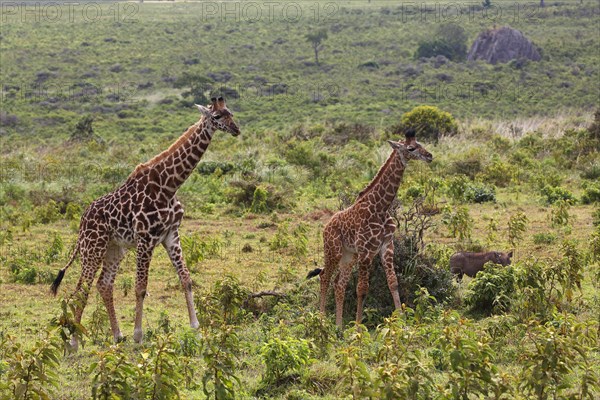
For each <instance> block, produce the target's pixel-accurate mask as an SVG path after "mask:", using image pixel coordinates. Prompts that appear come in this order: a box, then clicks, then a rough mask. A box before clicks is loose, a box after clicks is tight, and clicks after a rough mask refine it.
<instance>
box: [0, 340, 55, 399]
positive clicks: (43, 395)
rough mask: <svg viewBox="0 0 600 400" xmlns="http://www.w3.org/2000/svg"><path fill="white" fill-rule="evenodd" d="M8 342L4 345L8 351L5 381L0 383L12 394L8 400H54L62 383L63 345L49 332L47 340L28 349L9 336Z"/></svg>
mask: <svg viewBox="0 0 600 400" xmlns="http://www.w3.org/2000/svg"><path fill="white" fill-rule="evenodd" d="M7 342H8V343H4V344H5V345H7V350H6V351H5V352H4V354H3V358H4V357H6V358H4V362H5V363H6V364H7V371H6V373H5V374H4V375H5V378H6V379H5V381H4V382H5V383H1V384H0V389H3V388H2V386H5V388H6V390H7V391H8V392H9V393H10V396H8V398H10V399H14V400H39V399H51V398H53V397H54V396H55V393H56V392H55V389H57V388H58V382H59V379H58V374H57V369H58V365H59V358H60V350H61V345H60V343H59V342H58V341H57V340H56V339H55V338H54V337H53V336H52V333H51V332H48V331H47V332H46V336H45V338H42V339H39V340H37V341H36V342H35V344H34V345H33V346H32V347H31V348H28V349H27V348H23V345H22V344H20V343H16V342H15V341H14V338H12V337H8V341H7ZM3 380H4V379H3ZM0 393H2V392H0Z"/></svg>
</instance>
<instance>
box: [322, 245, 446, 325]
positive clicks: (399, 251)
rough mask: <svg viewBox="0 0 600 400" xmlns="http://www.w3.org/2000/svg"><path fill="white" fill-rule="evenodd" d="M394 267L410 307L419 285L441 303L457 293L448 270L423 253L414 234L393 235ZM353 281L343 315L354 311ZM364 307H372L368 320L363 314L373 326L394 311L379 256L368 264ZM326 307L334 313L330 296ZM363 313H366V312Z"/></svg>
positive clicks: (403, 298) (401, 298) (347, 292)
mask: <svg viewBox="0 0 600 400" xmlns="http://www.w3.org/2000/svg"><path fill="white" fill-rule="evenodd" d="M394 270H395V272H396V277H397V278H398V290H399V292H400V300H401V301H402V302H403V303H406V304H408V305H409V306H410V305H412V304H413V303H414V301H415V299H416V297H417V294H418V293H419V290H420V288H424V289H426V290H427V291H428V293H429V294H430V295H431V296H433V298H435V300H436V301H437V302H438V303H440V304H443V303H447V302H448V301H451V300H452V299H453V298H454V296H455V294H456V286H455V285H454V278H453V277H452V274H451V273H450V270H449V269H448V268H447V267H446V266H442V265H439V264H438V263H437V260H436V258H435V257H432V256H428V255H425V254H423V253H422V252H421V251H420V246H419V242H418V241H417V240H416V239H415V238H414V237H403V238H394ZM356 284H357V282H356V279H351V280H350V282H349V283H348V288H347V289H346V300H345V301H344V315H345V316H352V317H354V315H355V313H356ZM365 307H368V308H369V309H371V310H372V318H371V320H369V318H368V315H365V321H364V323H365V324H366V325H369V326H376V325H377V323H379V322H381V321H382V320H383V318H386V317H388V316H389V315H391V314H392V312H393V311H394V302H393V300H392V295H391V294H390V289H389V287H388V283H387V278H386V275H385V271H384V269H383V266H382V265H381V258H380V257H379V256H377V257H376V258H375V260H374V261H373V266H372V267H371V271H370V279H369V293H368V294H367V297H366V299H365ZM327 309H328V312H332V313H333V312H335V302H334V300H333V296H329V297H328V301H327ZM365 314H368V313H367V312H366V311H365Z"/></svg>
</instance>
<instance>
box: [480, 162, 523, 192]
mask: <svg viewBox="0 0 600 400" xmlns="http://www.w3.org/2000/svg"><path fill="white" fill-rule="evenodd" d="M515 172H516V169H515V167H514V166H512V165H511V164H508V163H506V162H504V161H502V160H500V158H498V157H497V156H495V157H494V158H493V159H492V161H491V162H490V163H489V164H488V165H486V166H485V168H484V169H483V172H482V173H481V174H480V176H481V179H482V180H484V181H486V182H489V183H492V184H494V185H496V186H499V187H506V186H508V185H509V184H510V182H511V181H512V180H513V177H514V176H515Z"/></svg>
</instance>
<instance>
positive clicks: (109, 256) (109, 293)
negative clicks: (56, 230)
mask: <svg viewBox="0 0 600 400" xmlns="http://www.w3.org/2000/svg"><path fill="white" fill-rule="evenodd" d="M125 253H126V250H125V249H124V248H122V247H120V246H118V245H117V244H115V243H111V244H109V246H108V249H107V251H106V255H105V257H104V264H103V267H102V271H101V272H100V277H99V278H98V283H97V284H96V286H97V287H98V291H99V292H100V296H102V300H103V301H104V306H105V307H106V312H107V313H108V319H109V321H110V328H111V331H112V334H113V339H114V341H115V343H118V342H119V341H121V340H122V339H123V335H122V334H121V330H120V329H119V322H118V320H117V316H116V313H115V305H114V297H113V288H114V283H115V278H116V276H117V272H118V270H119V264H120V262H121V260H122V259H123V256H125Z"/></svg>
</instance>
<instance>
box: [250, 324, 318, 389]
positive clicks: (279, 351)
mask: <svg viewBox="0 0 600 400" xmlns="http://www.w3.org/2000/svg"><path fill="white" fill-rule="evenodd" d="M260 355H261V357H262V359H263V363H264V364H265V365H266V367H267V368H266V371H265V375H264V377H263V380H264V381H265V382H267V383H277V382H279V381H281V379H282V378H283V377H284V376H285V375H286V374H289V373H292V372H299V371H300V370H301V369H302V368H303V367H304V366H306V365H307V364H308V362H309V361H310V347H309V342H308V340H306V339H297V338H294V337H291V336H284V337H280V336H278V335H277V336H273V337H271V338H269V339H268V340H267V342H266V343H265V344H263V345H262V346H261V348H260Z"/></svg>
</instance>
